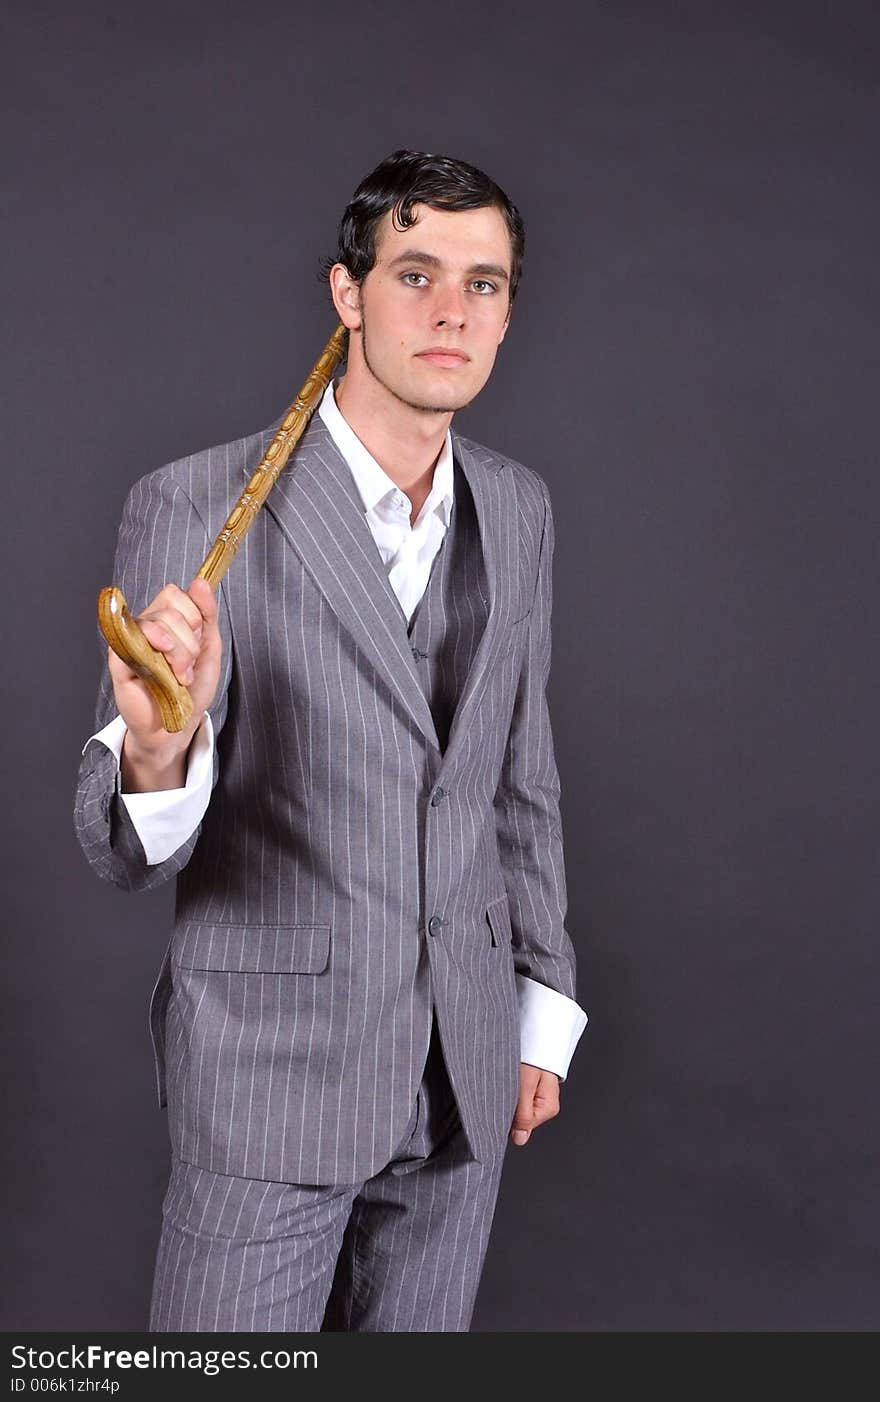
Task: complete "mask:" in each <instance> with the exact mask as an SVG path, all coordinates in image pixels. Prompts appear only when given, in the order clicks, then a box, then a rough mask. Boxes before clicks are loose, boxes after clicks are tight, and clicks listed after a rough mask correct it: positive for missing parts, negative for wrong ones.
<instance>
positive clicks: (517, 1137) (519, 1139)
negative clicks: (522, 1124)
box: [513, 1129, 529, 1144]
mask: <svg viewBox="0 0 880 1402" xmlns="http://www.w3.org/2000/svg"><path fill="white" fill-rule="evenodd" d="M528 1137H529V1136H528V1134H527V1133H526V1131H525V1130H524V1129H515V1130H514V1131H513V1142H514V1144H525V1142H526V1140H527V1139H528Z"/></svg>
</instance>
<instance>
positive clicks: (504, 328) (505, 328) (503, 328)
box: [498, 306, 513, 346]
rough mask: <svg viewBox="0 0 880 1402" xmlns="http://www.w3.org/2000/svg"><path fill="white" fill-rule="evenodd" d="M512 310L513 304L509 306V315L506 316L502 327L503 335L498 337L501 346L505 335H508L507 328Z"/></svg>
mask: <svg viewBox="0 0 880 1402" xmlns="http://www.w3.org/2000/svg"><path fill="white" fill-rule="evenodd" d="M512 311H513V307H512V306H509V307H508V308H507V316H506V317H505V318H504V325H503V326H502V328H501V335H500V336H499V337H498V344H499V346H500V345H501V342H502V341H503V340H504V337H505V336H506V335H507V328H508V327H509V326H510V313H511V312H512Z"/></svg>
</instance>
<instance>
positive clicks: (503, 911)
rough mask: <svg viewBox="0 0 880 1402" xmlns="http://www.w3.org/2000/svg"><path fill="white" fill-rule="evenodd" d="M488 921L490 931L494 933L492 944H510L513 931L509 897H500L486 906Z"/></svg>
mask: <svg viewBox="0 0 880 1402" xmlns="http://www.w3.org/2000/svg"><path fill="white" fill-rule="evenodd" d="M486 919H487V920H488V921H489V929H490V930H491V931H492V943H493V944H510V942H511V938H512V931H511V928H510V905H509V903H508V899H507V896H499V897H498V898H497V900H494V901H490V902H489V904H488V905H487V906H486Z"/></svg>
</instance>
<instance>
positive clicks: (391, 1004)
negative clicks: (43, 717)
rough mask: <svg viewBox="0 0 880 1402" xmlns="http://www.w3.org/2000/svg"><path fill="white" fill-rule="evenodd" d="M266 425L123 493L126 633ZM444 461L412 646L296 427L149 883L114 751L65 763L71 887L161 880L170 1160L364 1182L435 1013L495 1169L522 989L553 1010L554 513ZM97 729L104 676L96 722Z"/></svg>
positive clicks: (339, 472) (161, 1043)
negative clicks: (73, 768)
mask: <svg viewBox="0 0 880 1402" xmlns="http://www.w3.org/2000/svg"><path fill="white" fill-rule="evenodd" d="M278 422H280V419H279V420H277V421H276V423H275V424H273V425H270V426H269V428H268V429H266V430H264V431H263V432H262V433H261V434H257V435H254V436H252V437H250V438H246V439H243V440H239V441H237V442H235V443H231V444H228V445H223V446H221V447H219V448H215V449H210V450H207V451H206V452H204V453H199V454H196V455H195V456H193V457H192V458H188V459H185V460H182V461H181V462H179V463H175V464H171V465H170V466H168V467H166V468H162V469H159V470H158V471H157V472H155V473H151V474H149V475H148V476H147V477H145V478H142V479H141V480H140V481H139V482H138V483H136V484H135V487H134V488H133V489H132V491H131V493H130V495H129V498H128V500H127V502H126V507H125V511H124V515H123V523H122V527H121V529H120V537H119V544H118V549H117V558H116V563H115V575H114V577H115V578H116V579H117V580H118V581H119V583H120V585H121V586H122V588H123V589H124V591H125V593H126V597H127V598H128V601H129V605H130V607H131V608H132V611H133V612H135V613H137V612H139V611H140V610H141V609H142V608H143V607H144V606H145V604H146V602H147V601H148V600H149V599H150V598H151V597H153V595H154V594H155V593H156V592H157V591H158V590H159V588H161V586H162V585H163V584H164V583H165V582H167V580H169V579H177V580H178V581H180V582H181V583H183V584H185V583H186V582H187V581H188V580H189V579H190V578H191V577H192V575H193V574H194V573H195V570H196V569H197V567H198V565H199V563H200V562H201V559H202V558H203V555H204V553H205V551H206V549H207V547H208V545H209V543H210V542H211V541H212V540H213V538H214V536H215V535H216V533H217V531H218V530H219V529H220V527H221V525H222V524H223V521H224V520H225V518H226V515H227V514H228V511H229V509H230V508H231V505H232V503H233V502H234V500H235V499H236V497H237V495H238V493H239V492H240V491H241V489H242V487H243V485H244V482H245V481H246V480H247V478H248V477H249V476H250V474H251V472H252V471H253V468H254V466H255V465H256V463H257V461H258V460H259V458H260V456H261V454H262V452H263V451H264V449H265V446H266V444H267V443H268V440H269V438H270V437H271V434H272V432H273V431H274V429H275V427H276V426H277V423H278ZM453 447H454V455H455V463H456V474H457V494H456V507H455V510H454V515H455V514H456V512H457V513H458V517H459V518H460V519H458V520H457V521H456V530H455V532H452V531H450V535H449V538H448V539H447V541H446V542H444V545H443V547H441V551H440V554H439V555H438V557H437V560H436V561H435V565H434V568H433V569H432V575H431V581H430V583H429V587H428V590H427V591H426V594H425V597H424V599H423V600H422V603H421V604H420V605H419V607H418V608H417V610H416V614H415V618H414V620H413V625H412V628H411V630H408V629H407V624H406V619H405V616H404V614H403V612H402V610H401V607H400V604H399V603H398V601H397V599H396V597H395V596H394V593H393V591H392V589H391V587H390V584H389V582H388V579H387V577H386V575H385V573H384V570H383V568H382V566H381V561H380V559H379V556H378V553H377V551H376V548H375V543H374V542H373V540H372V538H371V537H370V534H369V531H368V529H367V527H366V524H365V522H364V519H363V513H362V510H361V506H360V502H359V500H358V498H357V494H356V489H355V486H354V483H353V481H352V479H351V474H350V472H349V471H348V469H347V467H346V465H345V463H344V460H343V459H342V458H341V456H340V454H339V452H338V450H337V449H336V447H335V444H334V443H333V440H332V438H331V437H330V435H329V434H328V433H327V430H326V428H325V427H324V425H323V424H322V423H321V422H320V421H319V420H318V419H317V418H314V419H313V420H312V422H311V424H310V425H309V428H308V430H307V432H306V434H305V436H304V438H303V440H302V441H301V443H300V445H299V446H298V448H297V450H296V452H295V454H294V455H293V457H292V459H291V460H290V462H289V463H288V465H287V467H286V468H285V471H284V472H283V473H282V476H281V478H280V480H279V482H278V483H277V484H276V486H275V488H274V489H273V493H272V495H271V497H270V501H269V503H268V504H267V506H266V507H265V508H264V510H263V511H262V512H261V513H260V516H259V517H258V518H257V520H256V522H255V524H254V526H253V527H252V529H251V531H250V533H249V534H248V537H247V539H246V541H245V543H244V545H243V546H242V549H241V551H240V553H239V557H238V559H237V560H236V562H235V564H234V565H233V567H232V569H231V570H230V572H229V574H228V575H227V577H226V579H225V580H224V582H223V584H222V586H221V589H220V596H221V606H220V627H221V632H222V635H223V642H224V651H223V674H222V676H221V683H220V687H219V689H218V694H217V698H216V700H215V702H214V705H213V706H212V709H211V718H212V722H213V726H214V731H215V735H217V737H218V742H217V751H216V754H215V785H216V787H215V793H214V797H213V799H212V802H211V804H210V806H209V808H208V810H207V812H206V814H205V817H204V819H203V821H202V823H201V825H200V827H199V829H197V831H196V832H195V833H194V834H193V835H192V837H191V838H190V839H189V840H188V841H187V842H186V843H184V844H183V845H182V846H181V847H180V848H179V849H178V851H177V852H175V853H173V854H172V856H171V857H169V858H168V859H166V860H165V861H163V862H161V863H159V864H158V865H157V866H153V867H148V866H146V864H145V860H144V854H143V850H142V848H141V847H140V844H139V843H138V841H137V837H136V835H135V834H134V831H133V829H132V826H131V823H130V820H128V818H127V815H126V813H125V810H124V806H123V805H122V804H121V803H119V802H118V800H117V799H116V796H115V793H114V779H115V768H116V766H115V761H114V759H113V757H112V756H111V755H110V754H109V752H108V751H107V750H106V749H105V748H103V747H102V746H100V745H94V744H93V745H89V746H87V748H86V751H85V754H84V757H83V762H82V764H81V767H80V775H79V781H78V788H77V801H76V817H75V821H76V828H77V833H78V836H79V839H80V842H81V844H82V846H83V849H84V851H85V853H86V856H87V857H88V859H89V861H90V863H91V864H92V866H93V867H94V868H95V869H96V870H97V871H98V873H99V874H100V875H102V876H103V877H105V878H106V879H108V880H112V881H115V882H116V883H117V884H119V885H121V886H123V887H125V888H127V889H146V888H148V887H150V886H153V885H156V884H158V883H159V882H160V881H164V880H167V879H168V878H169V877H171V876H173V875H177V876H178V882H177V900H176V908H175V920H174V930H173V933H172V938H171V940H170V942H169V947H168V951H167V953H166V958H165V960H164V962H163V967H162V970H161V972H160V976H159V979H158V981H157V984H156V988H155V990H154V995H153V1000H152V1006H151V1022H152V1030H153V1036H154V1044H155V1050H156V1064H157V1073H158V1078H159V1089H160V1098H161V1099H162V1101H163V1103H166V1102H167V1104H168V1108H169V1120H170V1130H171V1136H172V1143H173V1146H174V1149H175V1153H176V1154H177V1155H178V1156H179V1158H180V1159H182V1160H183V1161H185V1162H186V1163H188V1164H190V1165H193V1166H195V1168H197V1169H198V1168H200V1169H202V1170H204V1171H206V1172H208V1173H213V1174H217V1173H219V1174H226V1175H238V1176H240V1177H242V1178H248V1179H258V1180H264V1181H274V1182H281V1183H290V1184H305V1183H314V1184H318V1183H322V1184H352V1183H355V1182H358V1181H361V1180H363V1179H365V1178H369V1177H370V1176H371V1175H372V1174H374V1173H375V1172H377V1171H378V1170H379V1169H380V1168H381V1167H382V1166H383V1165H384V1164H385V1163H386V1162H387V1160H388V1158H389V1155H390V1154H391V1153H392V1151H393V1150H394V1148H395V1146H396V1145H398V1144H399V1143H400V1141H401V1136H402V1135H404V1134H405V1132H406V1130H407V1127H408V1124H409V1123H410V1112H411V1109H412V1105H413V1099H414V1096H415V1094H416V1091H417V1088H418V1085H419V1080H420V1077H421V1074H422V1071H423V1068H424V1066H425V1059H426V1055H427V1052H428V1040H429V1036H430V1034H431V1015H432V1005H433V1006H434V1007H435V1008H436V1017H437V1027H438V1029H439V1032H440V1035H441V1037H442V1050H443V1057H444V1061H445V1065H446V1067H447V1069H448V1074H449V1079H450V1082H451V1086H452V1089H453V1092H454V1096H455V1102H456V1105H457V1108H458V1113H459V1115H460V1117H461V1125H462V1128H463V1131H464V1136H465V1138H466V1143H467V1147H468V1149H469V1152H470V1154H471V1155H472V1156H473V1158H474V1159H476V1160H477V1161H479V1162H483V1163H492V1164H494V1163H496V1162H497V1160H498V1156H499V1154H500V1153H501V1152H503V1148H504V1145H505V1142H506V1136H507V1132H508V1130H509V1126H510V1121H511V1118H512V1115H513V1110H514V1107H515V1102H516V1095H517V1089H518V1060H519V1056H518V1028H517V1000H516V987H515V979H514V971H517V972H519V973H520V974H525V975H528V976H529V977H532V978H534V979H537V980H538V981H540V982H543V983H545V984H546V985H547V986H548V987H550V988H552V989H556V990H557V991H558V992H560V993H562V994H564V995H566V996H567V997H571V998H573V997H574V954H573V950H572V947H571V942H570V940H569V938H568V935H567V933H566V931H565V928H564V923H563V921H564V914H565V879H564V871H563V864H562V843H561V831H560V825H559V814H558V777H557V773H556V768H555V762H554V757H553V747H552V739H551V734H550V728H549V720H548V716H547V710H546V702H545V698H544V687H545V683H546V678H547V671H548V668H549V659H550V602H551V561H552V547H553V525H552V517H551V514H550V507H549V499H548V496H547V491H546V487H545V486H544V484H543V482H542V481H541V479H540V478H539V477H538V476H537V475H536V474H535V473H533V472H531V471H530V470H529V469H527V468H525V467H523V466H522V465H520V464H517V463H514V462H512V461H511V460H509V459H505V460H502V459H500V458H499V457H498V456H497V455H496V454H494V453H492V452H491V451H489V450H488V449H485V448H482V447H480V446H479V445H477V444H474V443H472V442H470V441H468V440H466V439H464V438H462V437H461V436H460V435H458V434H453ZM459 482H461V483H462V484H463V487H464V490H463V491H459V490H458V483H459ZM459 499H461V500H462V501H463V502H464V503H465V504H466V506H467V509H464V508H463V509H462V510H461V511H459V509H458V502H459ZM468 512H469V513H470V514H468ZM447 547H448V548H447ZM419 637H421V639H422V641H423V642H424V641H427V642H428V643H429V646H428V647H421V648H420V647H419V646H416V647H415V649H414V647H413V643H414V642H418V639H419ZM422 654H427V660H428V662H429V665H428V667H426V666H425V660H426V659H425V658H424V657H423V656H421V655H422ZM114 710H115V705H114V701H113V695H112V688H111V686H110V682H109V674H108V673H107V672H106V671H105V673H104V675H103V678H102V685H101V691H100V694H99V699H98V707H97V721H98V725H99V726H100V725H103V724H106V722H107V720H108V719H109V718H110V716H111V715H112V714H113V712H114Z"/></svg>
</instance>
